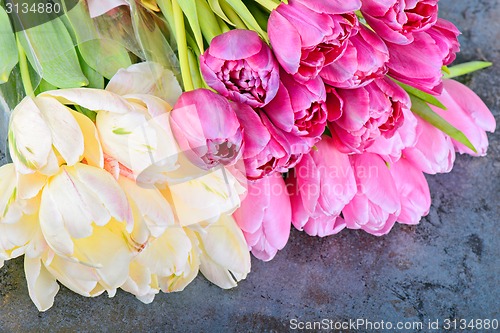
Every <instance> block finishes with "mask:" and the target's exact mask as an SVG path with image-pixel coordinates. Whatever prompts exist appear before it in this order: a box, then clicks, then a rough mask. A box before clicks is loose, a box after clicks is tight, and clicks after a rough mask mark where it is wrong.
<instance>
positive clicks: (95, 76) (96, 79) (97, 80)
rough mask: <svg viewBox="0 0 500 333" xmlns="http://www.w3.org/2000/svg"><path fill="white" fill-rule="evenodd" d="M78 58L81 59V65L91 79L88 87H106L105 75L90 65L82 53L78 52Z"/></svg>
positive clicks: (84, 72)
mask: <svg viewBox="0 0 500 333" xmlns="http://www.w3.org/2000/svg"><path fill="white" fill-rule="evenodd" d="M78 59H80V66H81V67H82V71H83V74H85V76H86V77H87V79H88V80H89V84H88V85H87V87H88V88H96V89H104V77H103V76H102V75H101V74H99V73H98V72H97V71H96V70H94V69H93V68H92V67H90V66H89V65H88V64H87V63H86V62H85V60H84V59H83V57H82V55H81V54H78Z"/></svg>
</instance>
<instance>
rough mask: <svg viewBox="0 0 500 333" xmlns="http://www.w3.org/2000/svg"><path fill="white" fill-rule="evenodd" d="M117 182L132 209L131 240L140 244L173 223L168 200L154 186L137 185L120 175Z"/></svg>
mask: <svg viewBox="0 0 500 333" xmlns="http://www.w3.org/2000/svg"><path fill="white" fill-rule="evenodd" d="M118 184H119V185H120V187H121V188H122V190H123V191H124V192H125V194H126V195H127V199H128V202H129V204H130V207H131V209H132V214H133V219H134V229H133V231H132V235H131V237H132V239H133V241H134V242H135V243H136V244H138V245H139V246H142V244H146V243H147V242H148V241H149V239H150V238H158V237H160V236H161V235H162V234H163V233H164V232H165V230H166V229H167V228H169V227H172V226H174V225H175V220H174V214H173V212H172V208H171V207H170V204H169V202H168V201H167V200H166V199H165V198H164V197H163V195H162V194H161V192H160V191H159V190H158V189H157V188H156V187H155V186H149V187H145V186H139V185H138V184H137V183H136V182H135V181H133V180H131V179H129V178H126V177H123V176H120V177H119V178H118Z"/></svg>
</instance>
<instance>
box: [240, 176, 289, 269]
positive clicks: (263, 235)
mask: <svg viewBox="0 0 500 333" xmlns="http://www.w3.org/2000/svg"><path fill="white" fill-rule="evenodd" d="M233 217H234V219H235V220H236V222H237V223H238V226H239V227H240V228H241V230H242V231H243V234H244V235H245V239H246V241H247V244H248V248H249V249H250V250H251V251H252V253H253V255H254V256H255V257H257V258H258V259H261V260H264V261H269V260H271V259H273V258H274V256H275V255H276V253H277V252H278V250H281V249H283V248H284V247H285V245H286V243H287V242H288V237H289V236H290V226H291V222H290V221H291V217H292V211H291V207H290V199H289V198H288V193H287V191H286V188H285V182H284V181H283V178H282V177H281V174H279V173H276V174H274V175H272V176H268V177H265V178H262V179H260V180H258V181H256V182H249V183H248V194H247V196H246V197H245V199H244V200H243V202H242V203H241V207H240V208H239V209H238V210H236V212H234V214H233Z"/></svg>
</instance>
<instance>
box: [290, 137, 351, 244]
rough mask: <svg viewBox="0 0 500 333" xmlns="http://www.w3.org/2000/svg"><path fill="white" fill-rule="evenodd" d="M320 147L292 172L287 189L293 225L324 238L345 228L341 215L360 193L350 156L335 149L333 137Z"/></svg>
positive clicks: (327, 138)
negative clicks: (357, 190)
mask: <svg viewBox="0 0 500 333" xmlns="http://www.w3.org/2000/svg"><path fill="white" fill-rule="evenodd" d="M316 147H317V149H315V150H313V151H311V152H310V153H309V154H307V155H304V156H303V157H302V160H301V161H300V162H299V163H298V164H297V166H296V167H295V168H294V169H293V170H292V171H291V172H290V174H289V177H288V178H287V188H288V192H289V194H290V200H291V203H292V223H293V225H294V226H295V227H296V228H297V229H299V230H305V231H306V232H307V233H308V234H309V235H312V236H316V235H317V236H320V237H324V236H327V235H332V234H335V233H338V232H339V231H341V230H342V229H343V228H344V227H345V223H343V221H342V219H341V218H339V215H340V212H341V211H342V209H343V208H344V206H345V205H346V204H347V203H349V202H350V201H351V199H352V198H353V197H354V195H355V194H356V180H355V178H354V171H353V169H352V167H351V164H350V162H349V157H348V155H346V154H343V153H341V152H340V151H338V150H337V149H336V148H335V145H334V142H333V139H332V138H329V137H324V138H323V140H321V141H320V142H318V144H317V146H316Z"/></svg>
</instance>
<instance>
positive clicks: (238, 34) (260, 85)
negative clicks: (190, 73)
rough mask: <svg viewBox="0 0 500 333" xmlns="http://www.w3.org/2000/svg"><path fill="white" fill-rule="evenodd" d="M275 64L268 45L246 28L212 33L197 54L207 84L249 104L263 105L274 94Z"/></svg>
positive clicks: (276, 85) (275, 86) (275, 90)
mask: <svg viewBox="0 0 500 333" xmlns="http://www.w3.org/2000/svg"><path fill="white" fill-rule="evenodd" d="M278 67H279V66H278V62H277V61H276V59H275V58H274V56H273V53H272V52H271V49H270V48H269V47H268V46H267V44H266V43H264V42H263V41H262V39H260V37H259V35H257V33H256V32H254V31H249V30H231V31H228V32H226V33H223V34H222V35H219V36H217V37H215V38H214V39H212V42H211V44H210V47H209V48H208V49H207V50H206V52H205V53H204V54H203V55H201V57H200V68H201V73H202V74H203V78H204V79H205V81H206V83H207V84H208V85H209V86H210V87H212V88H213V89H215V90H217V91H218V92H219V93H220V94H221V95H222V96H224V97H227V98H229V99H231V100H233V101H235V102H240V103H245V104H248V105H250V106H252V107H262V106H264V105H266V104H267V103H269V101H271V100H272V99H273V98H274V96H276V93H277V92H278V87H279V70H278Z"/></svg>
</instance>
